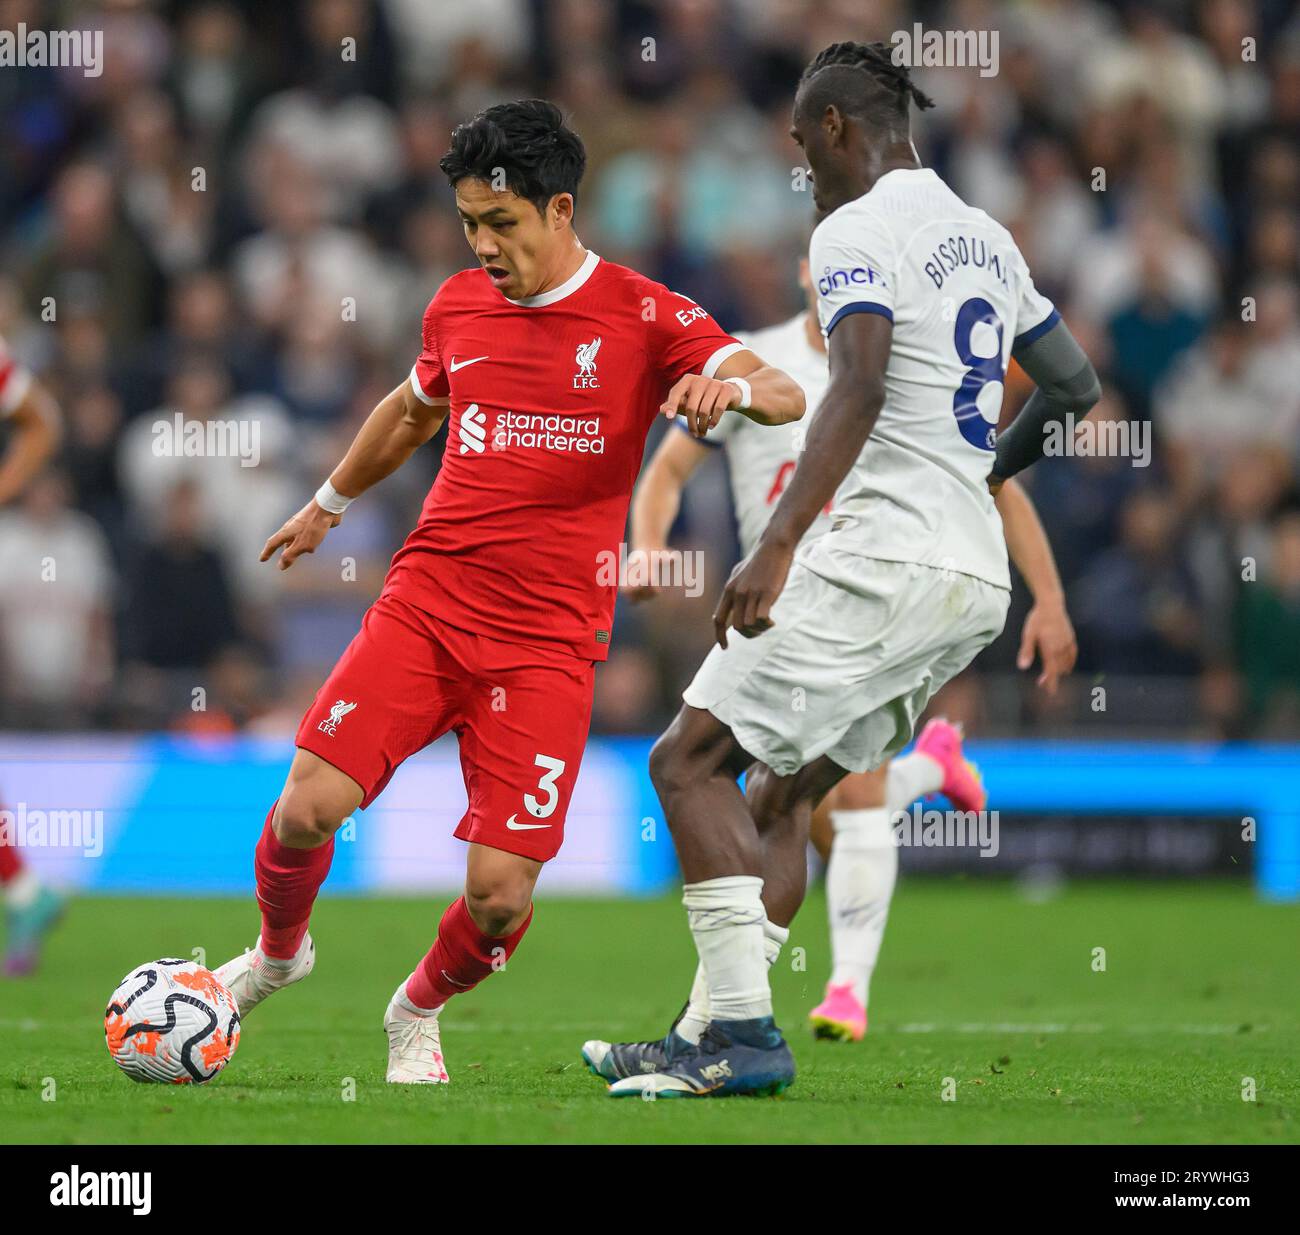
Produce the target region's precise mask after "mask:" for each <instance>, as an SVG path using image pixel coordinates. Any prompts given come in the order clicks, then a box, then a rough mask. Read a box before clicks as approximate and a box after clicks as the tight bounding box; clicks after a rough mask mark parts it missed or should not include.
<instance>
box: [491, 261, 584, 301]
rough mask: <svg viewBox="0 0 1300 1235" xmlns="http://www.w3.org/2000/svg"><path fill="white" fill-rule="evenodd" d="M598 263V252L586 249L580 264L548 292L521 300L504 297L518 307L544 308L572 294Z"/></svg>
mask: <svg viewBox="0 0 1300 1235" xmlns="http://www.w3.org/2000/svg"><path fill="white" fill-rule="evenodd" d="M599 264H600V256H599V254H596V253H593V252H592V251H591V250H590V249H588V250H587V256H586V257H585V258H584V259H583V262H582V265H581V266H579V267H578V269H577V270H575V271H574V272H573V274H571V275H570V276H569V277H568V278H567V279H566V280H565V281H564V282H563V283H561V284H560V286H559V287H553V288H551V290H550V291H549V292H539V293H538V294H537V295H536V296H525V297H524V298H523V299H522V300H510V297H509V296H506V297H504V299H506V300H508V301H509V302H510V303H511V304H512V305H515V306H516V307H518V308H520V309H544V308H545V307H546V306H547V305H548V304H555V303H556V302H558V301H560V300H563V299H565V298H566V297H567V296H572V295H573V293H574V292H576V291H577V290H578V289H579V288H580V287H581V286H582V285H583V284H584V283H586V281H587V280H588V279H590V278H591V276H592V273H593V272H594V271H595V269H596V267H597V266H598V265H599Z"/></svg>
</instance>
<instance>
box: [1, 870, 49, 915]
mask: <svg viewBox="0 0 1300 1235" xmlns="http://www.w3.org/2000/svg"><path fill="white" fill-rule="evenodd" d="M40 890H41V881H40V880H39V879H37V878H36V876H35V875H33V874H32V872H31V871H30V870H28V869H27V868H26V867H24V868H23V869H22V870H20V871H19V872H18V874H16V875H15V876H14V877H13V878H12V879H11V880H9V882H8V883H7V884H5V885H4V894H5V905H6V906H8V908H10V909H26V908H28V907H29V906H30V905H32V904H33V903H34V902H35V900H36V897H37V895H38V894H39V893H40Z"/></svg>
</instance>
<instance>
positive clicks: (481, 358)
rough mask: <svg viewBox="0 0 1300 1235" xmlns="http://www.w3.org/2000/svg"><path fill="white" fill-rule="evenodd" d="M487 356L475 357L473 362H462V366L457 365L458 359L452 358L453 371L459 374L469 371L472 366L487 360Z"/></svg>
mask: <svg viewBox="0 0 1300 1235" xmlns="http://www.w3.org/2000/svg"><path fill="white" fill-rule="evenodd" d="M487 359H488V358H487V357H486V356H475V357H474V359H473V360H462V361H461V362H460V364H457V363H456V357H455V356H453V357H452V358H451V371H452V372H453V373H459V372H460V371H461V370H462V369H467V368H468V367H469V366H470V365H472V364H478V362H479V361H480V360H487Z"/></svg>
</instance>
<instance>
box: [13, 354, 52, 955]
mask: <svg viewBox="0 0 1300 1235" xmlns="http://www.w3.org/2000/svg"><path fill="white" fill-rule="evenodd" d="M60 419H61V417H60V414H59V408H58V405H57V404H56V403H55V401H54V398H53V396H52V395H51V394H50V392H49V391H48V390H47V389H46V388H45V387H44V386H43V385H41V383H40V382H38V381H37V380H36V379H35V378H34V377H33V376H32V375H31V373H29V372H28V371H27V370H26V369H25V368H23V366H22V365H20V364H19V363H18V362H17V361H16V360H15V359H14V358H13V356H11V355H10V353H9V350H8V349H7V348H6V346H5V341H4V340H3V339H0V422H3V423H4V425H5V427H6V429H7V430H8V432H7V434H6V436H7V438H8V444H7V446H6V449H5V453H4V457H3V458H0V506H6V505H8V503H9V502H10V501H12V500H13V499H14V498H16V497H17V496H18V495H19V494H20V493H22V491H23V490H24V489H25V488H26V487H27V485H28V483H29V482H30V481H32V480H33V479H35V477H36V476H37V475H38V474H39V473H40V471H41V469H42V468H43V467H44V466H45V465H46V463H48V462H49V460H50V456H51V455H53V454H54V450H55V448H56V447H57V446H58V444H59V431H60V430H59V424H60ZM20 603H21V602H20ZM11 819H12V817H11V816H10V815H9V814H8V812H3V813H0V894H2V895H3V898H4V906H5V956H4V974H5V976H6V977H8V978H19V977H24V976H26V975H27V974H29V973H31V972H33V971H34V970H35V968H36V964H37V961H38V960H39V959H40V951H41V945H42V943H43V942H44V940H45V936H46V935H47V934H48V933H49V931H50V930H51V928H52V927H53V926H54V925H55V923H56V922H57V921H58V920H59V917H60V916H61V914H62V913H63V898H62V897H61V896H60V895H59V894H58V893H57V892H55V891H54V890H53V889H52V888H48V887H46V886H45V885H44V884H43V883H41V881H40V880H39V879H38V878H37V877H36V875H35V873H34V872H33V871H32V869H31V867H30V866H28V865H27V863H26V862H24V861H23V859H22V855H21V853H20V852H19V849H18V844H17V838H16V837H15V836H14V835H12V834H11V829H12V826H13V824H12V821H11Z"/></svg>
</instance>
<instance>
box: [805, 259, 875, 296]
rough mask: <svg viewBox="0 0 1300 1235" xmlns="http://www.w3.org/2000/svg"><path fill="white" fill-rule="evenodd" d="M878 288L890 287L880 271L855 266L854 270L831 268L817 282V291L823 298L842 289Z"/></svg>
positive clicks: (827, 268)
mask: <svg viewBox="0 0 1300 1235" xmlns="http://www.w3.org/2000/svg"><path fill="white" fill-rule="evenodd" d="M871 285H875V286H876V287H885V288H887V287H888V286H889V284H888V283H886V282H885V276H884V275H883V274H881V273H880V271H878V270H873V269H872V268H871V267H870V266H854V267H853V269H852V270H845V269H843V268H840V269H839V270H832V269H831V268H830V267H829V266H827V267H826V269H825V271H824V272H823V273H822V277H821V278H820V279H818V280H817V290H818V291H819V292H820V293H821V294H822V295H823V296H829V295H830V294H831V292H834V291H838V290H839V289H840V288H841V287H868V286H871Z"/></svg>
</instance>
